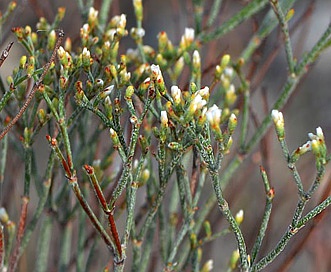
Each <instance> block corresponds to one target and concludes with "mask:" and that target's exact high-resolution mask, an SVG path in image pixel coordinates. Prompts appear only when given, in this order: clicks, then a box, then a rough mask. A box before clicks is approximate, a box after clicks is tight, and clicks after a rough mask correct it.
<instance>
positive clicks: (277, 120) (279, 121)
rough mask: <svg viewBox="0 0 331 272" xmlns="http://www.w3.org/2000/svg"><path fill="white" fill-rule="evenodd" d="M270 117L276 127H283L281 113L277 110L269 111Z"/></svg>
mask: <svg viewBox="0 0 331 272" xmlns="http://www.w3.org/2000/svg"><path fill="white" fill-rule="evenodd" d="M271 117H272V119H273V121H274V123H275V126H276V128H284V117H283V113H281V112H280V111H278V110H272V111H271Z"/></svg>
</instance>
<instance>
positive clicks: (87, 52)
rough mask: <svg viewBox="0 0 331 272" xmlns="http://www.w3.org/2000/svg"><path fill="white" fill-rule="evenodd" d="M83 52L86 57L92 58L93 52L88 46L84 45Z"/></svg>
mask: <svg viewBox="0 0 331 272" xmlns="http://www.w3.org/2000/svg"><path fill="white" fill-rule="evenodd" d="M82 54H83V57H84V58H90V57H91V53H90V51H89V50H88V49H87V48H86V47H84V49H83V53H82Z"/></svg>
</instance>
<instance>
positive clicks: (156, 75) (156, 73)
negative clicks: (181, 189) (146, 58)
mask: <svg viewBox="0 0 331 272" xmlns="http://www.w3.org/2000/svg"><path fill="white" fill-rule="evenodd" d="M151 72H152V75H151V77H152V80H155V81H157V82H158V81H160V80H161V79H162V78H163V77H162V73H161V70H160V66H159V65H155V64H152V65H151Z"/></svg>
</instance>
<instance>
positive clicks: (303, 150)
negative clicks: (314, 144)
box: [298, 141, 311, 154]
mask: <svg viewBox="0 0 331 272" xmlns="http://www.w3.org/2000/svg"><path fill="white" fill-rule="evenodd" d="M310 150H311V141H307V142H306V143H305V144H303V145H302V146H300V147H299V148H298V153H299V154H305V153H306V152H308V151H310Z"/></svg>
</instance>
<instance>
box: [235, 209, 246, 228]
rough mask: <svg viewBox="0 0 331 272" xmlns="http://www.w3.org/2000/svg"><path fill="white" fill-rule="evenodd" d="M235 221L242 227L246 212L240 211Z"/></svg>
mask: <svg viewBox="0 0 331 272" xmlns="http://www.w3.org/2000/svg"><path fill="white" fill-rule="evenodd" d="M235 219H236V222H237V224H238V225H240V224H241V223H242V222H243V221H244V211H243V210H240V211H239V212H237V214H236V217H235Z"/></svg>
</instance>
